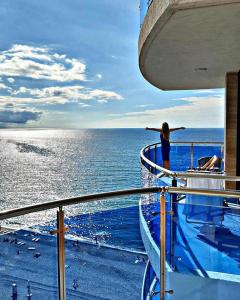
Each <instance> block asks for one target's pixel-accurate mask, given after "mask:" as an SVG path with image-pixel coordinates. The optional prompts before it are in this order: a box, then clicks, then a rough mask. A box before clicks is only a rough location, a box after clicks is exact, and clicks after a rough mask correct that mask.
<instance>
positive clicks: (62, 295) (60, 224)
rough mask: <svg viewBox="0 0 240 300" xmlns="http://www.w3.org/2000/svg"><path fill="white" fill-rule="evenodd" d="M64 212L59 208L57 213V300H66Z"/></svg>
mask: <svg viewBox="0 0 240 300" xmlns="http://www.w3.org/2000/svg"><path fill="white" fill-rule="evenodd" d="M64 233H65V227H64V211H63V210H62V207H59V211H58V212H57V240H58V295H59V300H66V280H65V240H64Z"/></svg>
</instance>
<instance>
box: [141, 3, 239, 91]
mask: <svg viewBox="0 0 240 300" xmlns="http://www.w3.org/2000/svg"><path fill="white" fill-rule="evenodd" d="M140 8H141V10H140V13H141V22H142V26H141V31H140V35H139V43H138V48H139V67H140V70H141V72H142V75H143V76H144V77H145V79H146V80H147V81H149V82H150V83H151V84H153V85H154V86H156V87H158V88H160V89H163V90H186V89H207V88H222V87H224V86H225V74H226V73H227V72H229V71H235V72H238V66H239V64H240V58H239V51H240V44H239V42H238V38H237V37H238V36H239V34H240V20H239V17H238V16H239V14H240V3H239V1H238V0H232V1H229V0H170V1H169V0H153V1H150V2H149V1H142V2H141V6H140ZM143 17H144V19H143Z"/></svg>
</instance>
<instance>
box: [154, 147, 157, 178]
mask: <svg viewBox="0 0 240 300" xmlns="http://www.w3.org/2000/svg"><path fill="white" fill-rule="evenodd" d="M154 163H155V165H156V164H157V145H155V146H154ZM154 169H155V172H154V174H155V175H156V174H157V169H156V168H154Z"/></svg>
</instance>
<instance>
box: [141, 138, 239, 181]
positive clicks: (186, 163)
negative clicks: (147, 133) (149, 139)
mask: <svg viewBox="0 0 240 300" xmlns="http://www.w3.org/2000/svg"><path fill="white" fill-rule="evenodd" d="M223 154H224V149H223V143H222V142H171V154H170V156H171V158H170V162H171V165H170V170H168V169H165V168H163V167H162V166H161V165H162V154H161V143H155V144H151V145H148V146H146V147H144V148H143V149H142V150H141V152H140V158H141V162H142V165H144V166H145V167H146V168H147V169H148V170H149V171H150V172H151V173H152V174H155V175H157V177H161V176H164V175H166V176H170V177H171V178H187V177H190V178H191V177H204V178H215V179H217V178H219V179H226V180H227V179H229V180H232V181H234V176H227V175H226V174H225V173H224V168H223V163H222V166H221V169H220V170H219V171H220V172H218V173H211V174H210V173H206V172H205V173H204V174H194V173H189V172H188V170H189V169H194V168H196V167H197V163H198V159H200V158H201V157H204V156H210V157H211V156H214V155H216V156H217V157H219V158H221V159H223ZM223 176H224V178H223Z"/></svg>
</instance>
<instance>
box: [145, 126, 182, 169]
mask: <svg viewBox="0 0 240 300" xmlns="http://www.w3.org/2000/svg"><path fill="white" fill-rule="evenodd" d="M145 129H146V130H152V131H157V132H160V139H161V144H162V160H163V167H164V168H165V169H169V168H170V162H169V154H170V142H169V139H170V132H173V131H176V130H181V129H185V127H177V128H169V126H168V123H167V122H164V123H163V124H162V128H150V127H146V128H145Z"/></svg>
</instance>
